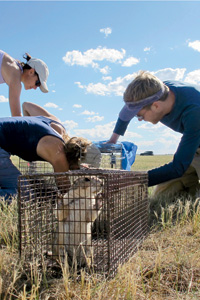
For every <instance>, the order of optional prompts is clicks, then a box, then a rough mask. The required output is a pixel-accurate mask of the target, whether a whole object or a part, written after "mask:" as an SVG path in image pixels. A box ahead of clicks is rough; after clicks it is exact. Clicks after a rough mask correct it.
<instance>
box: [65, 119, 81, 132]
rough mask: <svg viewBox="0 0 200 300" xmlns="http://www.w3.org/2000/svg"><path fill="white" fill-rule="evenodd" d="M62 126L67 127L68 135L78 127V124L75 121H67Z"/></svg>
mask: <svg viewBox="0 0 200 300" xmlns="http://www.w3.org/2000/svg"><path fill="white" fill-rule="evenodd" d="M62 124H63V125H64V126H65V128H66V130H67V131H68V134H69V130H71V129H74V128H76V127H78V123H76V122H74V121H73V120H66V121H64V122H62Z"/></svg>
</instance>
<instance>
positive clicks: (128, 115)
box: [119, 85, 165, 121]
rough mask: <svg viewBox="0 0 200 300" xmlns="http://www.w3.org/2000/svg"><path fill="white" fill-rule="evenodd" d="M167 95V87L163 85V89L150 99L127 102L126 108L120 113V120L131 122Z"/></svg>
mask: <svg viewBox="0 0 200 300" xmlns="http://www.w3.org/2000/svg"><path fill="white" fill-rule="evenodd" d="M164 93H165V87H164V85H162V87H161V89H160V90H159V91H158V92H157V93H155V94H153V95H152V96H150V97H147V98H144V99H142V100H139V101H136V102H126V104H125V105H124V107H123V108H122V110H121V111H120V113H119V118H120V119H121V120H122V121H130V120H131V119H132V118H133V117H135V116H136V115H137V113H138V112H139V111H140V110H141V109H142V108H144V107H145V106H147V105H150V104H152V103H153V102H155V101H158V100H159V99H160V98H161V97H162V96H163V95H164Z"/></svg>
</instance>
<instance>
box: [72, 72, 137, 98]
mask: <svg viewBox="0 0 200 300" xmlns="http://www.w3.org/2000/svg"><path fill="white" fill-rule="evenodd" d="M135 76H136V73H133V74H128V75H126V76H124V77H117V78H116V79H115V80H114V81H112V82H109V83H108V84H107V85H106V84H104V83H101V82H98V83H89V84H88V85H82V84H81V83H80V82H75V83H76V84H77V85H78V87H79V88H81V89H84V90H85V92H86V93H88V94H95V95H100V96H109V95H111V94H114V95H115V96H122V95H123V93H124V90H125V89H126V87H127V85H128V84H129V83H130V82H131V80H133V79H134V78H135Z"/></svg>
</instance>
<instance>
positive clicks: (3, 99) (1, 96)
mask: <svg viewBox="0 0 200 300" xmlns="http://www.w3.org/2000/svg"><path fill="white" fill-rule="evenodd" d="M0 102H8V98H6V97H5V96H3V95H0Z"/></svg>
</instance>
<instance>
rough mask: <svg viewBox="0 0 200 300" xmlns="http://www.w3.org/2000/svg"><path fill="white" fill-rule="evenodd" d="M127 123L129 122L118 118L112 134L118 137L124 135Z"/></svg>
mask: <svg viewBox="0 0 200 300" xmlns="http://www.w3.org/2000/svg"><path fill="white" fill-rule="evenodd" d="M129 123H130V121H122V120H121V119H120V118H118V120H117V123H116V125H115V128H114V130H113V132H114V133H116V134H119V135H124V133H125V131H126V129H127V127H128V124H129Z"/></svg>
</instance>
